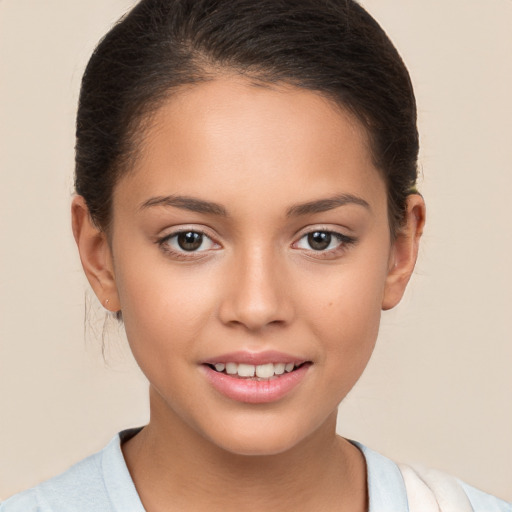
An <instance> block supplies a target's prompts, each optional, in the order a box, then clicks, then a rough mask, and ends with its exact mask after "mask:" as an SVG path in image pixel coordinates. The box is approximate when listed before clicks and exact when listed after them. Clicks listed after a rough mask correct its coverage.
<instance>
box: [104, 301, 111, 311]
mask: <svg viewBox="0 0 512 512" xmlns="http://www.w3.org/2000/svg"><path fill="white" fill-rule="evenodd" d="M109 302H110V299H107V300H106V301H105V307H106V308H107V309H108V303H109Z"/></svg>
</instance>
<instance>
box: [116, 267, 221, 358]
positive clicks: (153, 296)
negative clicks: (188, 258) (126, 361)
mask: <svg viewBox="0 0 512 512" xmlns="http://www.w3.org/2000/svg"><path fill="white" fill-rule="evenodd" d="M155 260H158V261H155ZM136 261H137V258H136V257H132V258H130V259H126V260H124V261H119V262H118V265H117V266H116V283H117V287H118V293H119V298H120V302H121V308H122V312H123V319H124V323H125V329H126V333H127V337H128V340H129V342H130V346H131V347H132V350H133V352H134V355H135V357H136V359H137V360H139V359H140V358H161V359H162V360H170V359H172V358H173V356H174V355H176V354H177V353H180V354H181V357H183V354H185V356H191V357H192V356H193V354H194V350H193V349H194V340H197V339H198V338H199V334H200V333H201V331H202V330H203V329H204V327H205V325H206V324H207V323H208V321H209V318H210V317H211V311H212V308H213V307H214V304H215V287H214V286H212V285H211V282H210V281H211V272H208V269H207V268H203V269H202V270H199V271H197V270H196V271H195V272H190V269H189V268H187V267H185V266H183V267H181V268H180V267H179V266H178V267H176V266H175V265H174V266H171V265H169V264H168V263H167V262H166V261H165V260H162V258H154V259H153V261H152V260H151V259H146V260H144V259H143V258H141V259H140V260H139V261H146V264H145V265H144V268H138V265H137V264H136ZM148 346H151V350H150V351H149V350H147V347H148ZM184 349H187V350H186V351H185V350H184ZM139 363H142V361H139Z"/></svg>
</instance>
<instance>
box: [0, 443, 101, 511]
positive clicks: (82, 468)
mask: <svg viewBox="0 0 512 512" xmlns="http://www.w3.org/2000/svg"><path fill="white" fill-rule="evenodd" d="M101 455H102V452H99V453H96V454H94V455H91V456H90V457H88V458H87V459H84V460H83V461H81V462H79V463H78V464H75V465H74V466H72V467H71V468H70V469H68V470H67V471H66V472H64V473H62V474H61V475H59V476H56V477H54V478H52V479H50V480H47V481H46V482H43V483H42V484H40V485H38V486H36V487H33V488H32V489H29V490H27V491H23V492H21V493H19V494H16V495H14V496H13V497H11V498H9V499H8V500H7V501H5V502H4V503H2V504H1V505H0V511H1V512H57V511H59V512H60V511H64V510H66V511H69V512H71V511H74V510H94V502H93V501H96V502H97V501H98V500H101V499H104V495H105V486H104V484H103V481H102V474H101V473H102V472H101V458H102V457H101Z"/></svg>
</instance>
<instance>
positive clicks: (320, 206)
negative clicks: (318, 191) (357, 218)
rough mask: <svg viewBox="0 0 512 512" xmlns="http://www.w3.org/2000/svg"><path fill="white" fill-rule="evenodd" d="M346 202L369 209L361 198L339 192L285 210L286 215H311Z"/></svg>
mask: <svg viewBox="0 0 512 512" xmlns="http://www.w3.org/2000/svg"><path fill="white" fill-rule="evenodd" d="M347 204H356V205H359V206H362V207H364V208H366V209H368V210H370V211H371V208H370V205H369V204H368V202H366V201H365V200H364V199H363V198H361V197H358V196H354V195H352V194H340V195H337V196H334V197H330V198H327V199H319V200H317V201H309V202H307V203H301V204H297V205H294V206H292V207H291V208H289V209H288V211H287V212H286V215H287V216H288V217H298V216H301V215H311V214H313V213H322V212H326V211H329V210H333V209H334V208H338V207H339V206H345V205H347Z"/></svg>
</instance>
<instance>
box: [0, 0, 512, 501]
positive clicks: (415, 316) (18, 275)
mask: <svg viewBox="0 0 512 512" xmlns="http://www.w3.org/2000/svg"><path fill="white" fill-rule="evenodd" d="M131 4H132V2H131V1H129V0H87V1H83V0H44V1H39V0H0V146H1V147H0V223H1V225H0V499H1V498H5V497H6V496H8V495H10V494H12V493H13V492H15V491H18V490H21V489H22V488H25V487H27V486H29V485H32V484H35V483H36V482H38V481H40V480H41V479H43V478H47V477H50V476H51V475H53V474H55V473H57V472H59V471H62V470H64V469H65V468H67V467H68V466H69V465H70V464H71V463H72V462H74V461H76V460H78V459H80V458H82V457H84V456H85V455H87V454H89V453H91V452H92V451H94V450H97V449H99V448H101V447H102V446H103V445H104V444H105V443H106V442H107V441H108V440H109V439H110V438H111V437H112V436H113V435H114V434H115V433H116V432H117V431H118V430H120V429H123V428H126V427H129V426H136V425H140V424H142V423H143V422H144V421H146V419H147V398H146V384H145V382H144V379H143V378H142V377H141V376H140V374H139V372H138V370H137V369H136V367H135V365H134V363H133V362H132V361H131V359H130V356H129V354H128V351H127V349H126V348H125V346H124V342H123V340H122V337H119V336H117V335H116V332H115V331H116V328H115V324H114V329H113V331H112V330H111V331H108V330H107V335H106V337H105V343H106V346H107V348H106V359H107V364H105V363H104V361H103V359H102V350H101V337H102V336H101V332H102V323H103V321H102V319H103V313H102V311H101V308H100V307H99V306H98V305H97V304H96V302H95V299H93V298H92V297H91V296H90V295H87V292H86V290H87V286H86V285H85V281H84V279H83V277H82V273H81V269H80V265H79V261H78V257H77V255H76V253H75V248H74V246H73V242H72V237H71V232H70V228H69V212H68V211H69V201H70V196H71V191H72V177H71V176H72V169H73V144H74V139H73V131H74V127H73V124H74V112H75V108H76V99H77V92H78V84H79V80H80V76H81V73H82V70H83V67H84V65H85V62H86V60H87V58H88V56H89V54H90V52H91V51H92V49H93V46H94V44H95V43H96V41H97V40H98V39H99V38H100V36H101V35H103V34H104V32H105V31H106V30H107V29H108V27H109V26H110V25H111V23H112V22H113V21H114V20H115V19H116V18H117V17H118V16H119V15H120V14H121V13H123V12H124V11H125V10H126V9H127V8H128V7H129V6H130V5H131ZM364 4H365V5H366V6H367V8H368V9H369V10H370V12H372V13H373V14H374V15H375V16H376V18H377V19H378V20H379V21H380V22H381V24H382V25H383V26H384V28H385V29H386V30H387V31H388V32H389V34H390V36H391V37H392V39H393V40H394V41H395V43H396V45H397V46H398V48H399V49H400V51H401V53H402V55H403V57H404V59H405V61H406V63H407V64H408V67H409V69H410V71H411V74H412V76H413V81H414V83H415V86H416V91H417V97H418V104H419V111H420V130H421V133H422V144H423V146H422V154H421V166H422V169H423V172H424V177H423V178H422V180H421V183H420V187H421V190H422V191H423V192H424V195H425V197H426V200H427V203H428V206H429V217H428V228H427V231H426V234H425V238H424V241H423V248H422V251H421V257H420V261H419V264H418V267H417V271H416V275H415V277H414V279H413V282H412V283H411V286H410V289H409V291H408V293H407V296H406V298H405V299H404V301H403V303H402V304H401V305H400V306H399V308H398V309H397V310H395V311H393V312H390V313H389V314H385V316H384V319H383V328H382V331H381V336H380V342H379V344H378V348H377V351H376V353H375V355H374V358H373V360H372V361H371V363H370V366H369V368H368V370H367V372H366V373H365V375H364V376H363V378H362V379H361V381H360V383H359V384H358V385H357V386H356V388H355V389H354V391H353V392H352V393H351V394H350V395H349V397H348V398H347V400H346V401H345V403H344V405H343V406H342V407H341V410H340V432H341V433H342V434H344V435H346V436H349V437H352V438H355V439H357V440H360V441H362V442H363V443H365V444H367V445H369V446H371V447H373V448H375V449H377V450H380V451H381V452H383V453H384V454H386V455H388V456H390V457H392V458H394V459H395V460H398V461H409V462H414V461H416V462H422V463H424V464H426V465H428V466H433V467H437V468H441V469H443V470H446V471H448V472H450V473H453V474H456V475H458V476H459V477H461V478H463V479H465V480H467V481H468V482H470V483H472V484H473V485H476V486H478V487H481V488H483V489H486V490H488V491H490V492H493V493H496V494H498V495H501V496H502V497H504V498H507V499H509V500H512V412H511V396H512V375H511V362H512V327H511V309H512V265H511V259H512V258H511V254H512V235H511V233H512V228H511V220H512V219H511V218H512V215H511V213H510V203H511V200H510V197H511V194H512V169H511V165H512V164H511V162H512V149H511V148H512V121H511V119H512V100H511V92H510V91H511V90H512V58H511V55H512V30H511V28H510V27H511V26H512V1H510V0H486V1H485V2H481V1H479V2H477V1H476V0H429V1H425V0H366V1H365V2H364ZM89 300H90V308H89V310H90V311H89V316H88V318H89V319H88V321H87V323H86V328H85V335H84V304H85V302H86V301H89ZM108 332H110V334H108Z"/></svg>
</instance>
